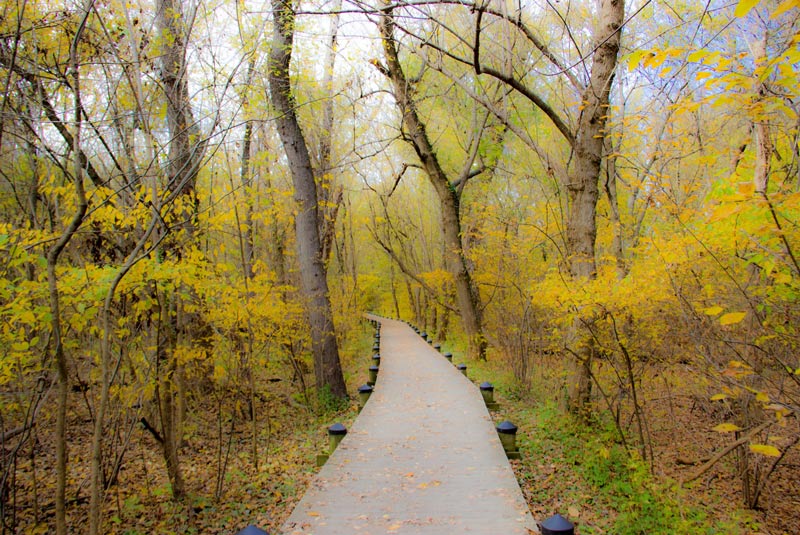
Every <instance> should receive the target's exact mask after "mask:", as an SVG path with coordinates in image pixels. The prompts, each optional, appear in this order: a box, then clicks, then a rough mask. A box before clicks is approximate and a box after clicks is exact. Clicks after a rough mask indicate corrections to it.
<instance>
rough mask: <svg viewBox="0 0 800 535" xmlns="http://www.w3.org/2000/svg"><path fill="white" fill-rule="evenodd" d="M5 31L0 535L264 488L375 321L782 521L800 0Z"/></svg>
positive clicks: (477, 6) (245, 495)
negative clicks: (398, 327)
mask: <svg viewBox="0 0 800 535" xmlns="http://www.w3.org/2000/svg"><path fill="white" fill-rule="evenodd" d="M0 27H1V28H2V39H0V83H2V103H1V104H0V121H1V123H0V456H1V457H0V458H1V459H2V464H0V468H2V474H1V475H0V477H1V478H2V479H1V480H0V517H1V520H2V522H0V524H1V525H2V528H0V531H2V533H4V534H5V533H45V532H50V531H51V530H53V529H55V531H56V532H57V533H59V534H66V533H77V532H88V533H91V534H92V535H95V534H98V533H110V532H119V533H140V532H155V531H158V532H167V531H170V532H186V533H195V532H204V531H209V530H212V531H214V530H217V529H219V530H224V529H228V530H230V531H231V532H233V531H235V530H236V529H237V528H240V527H242V526H243V525H246V524H248V523H251V522H250V519H251V518H250V517H252V516H254V515H255V514H256V513H254V511H256V510H267V509H268V510H269V511H276V510H283V509H286V508H287V507H288V504H289V502H290V501H291V499H290V495H291V496H292V497H293V496H295V495H296V494H297V493H302V485H303V481H304V477H306V476H307V474H308V473H309V471H310V467H308V466H306V464H305V463H306V462H307V461H308V462H309V466H310V461H309V458H310V457H309V455H310V454H309V453H308V452H309V451H310V450H313V448H314V441H315V440H318V439H316V438H312V437H314V436H315V434H316V433H317V432H318V430H319V428H320V425H322V424H323V423H324V422H325V421H326V420H325V419H326V418H327V417H329V416H330V415H331V414H332V413H337V411H339V412H338V413H337V414H347V413H348V412H347V411H348V410H350V411H352V409H351V408H350V409H349V407H350V404H349V402H348V392H349V393H351V394H352V393H353V392H354V391H355V388H356V387H357V386H358V382H359V379H360V378H361V373H360V372H358V371H356V370H358V369H361V368H363V365H364V363H365V362H366V360H367V359H368V354H369V343H370V340H369V331H368V330H367V329H366V328H365V327H364V326H363V324H362V319H363V315H364V313H365V312H368V311H373V312H376V313H380V314H383V315H385V316H390V317H396V318H402V319H405V320H410V321H412V322H413V323H415V324H416V325H419V326H421V327H423V328H425V329H426V330H427V331H428V332H429V333H432V334H433V335H434V336H435V338H436V339H437V340H440V341H442V342H443V343H445V344H447V346H448V347H450V348H452V349H453V350H454V351H456V352H459V353H462V354H464V355H465V356H466V357H467V358H468V359H469V362H470V365H471V366H473V365H474V366H475V368H476V369H478V370H482V373H485V374H487V375H492V374H494V375H492V376H493V377H496V378H497V381H498V384H502V385H504V390H505V396H506V399H507V400H508V403H509V404H510V405H511V406H513V407H514V410H517V411H519V412H518V414H519V415H526V416H520V418H529V419H532V420H537V421H539V422H542V421H545V416H546V415H551V413H552V411H555V413H556V414H558V415H559V418H564V419H568V420H569V422H573V423H574V425H575V427H574V428H570V429H575V430H578V431H575V432H574V433H571V434H570V433H566V434H564V435H563V436H561V435H560V440H561V441H562V442H563V444H564V446H563V447H564V448H565V449H566V448H568V447H569V444H570V440H571V438H570V437H574V436H576V435H575V434H576V433H579V432H581V431H580V430H587V429H588V430H594V431H595V432H596V433H600V434H601V435H602V436H603V437H605V439H606V442H603V443H598V444H595V443H594V442H592V444H594V445H593V446H592V447H588V448H587V451H585V452H584V455H585V456H586V458H591V459H598V460H599V461H598V462H605V461H603V460H604V459H605V460H606V461H608V462H611V461H614V460H615V459H617V460H618V459H622V461H614V462H619V463H620V464H619V466H627V467H628V468H630V469H631V470H632V473H635V474H637V475H636V477H638V478H640V479H639V481H640V482H642V481H645V480H646V481H648V482H650V481H653V482H657V483H658V484H659V485H667V487H660V488H669V489H670V490H669V492H670V493H676V492H677V493H678V494H681V495H682V493H687V495H688V496H689V499H690V500H695V501H698V500H699V501H700V502H701V503H703V504H705V505H708V507H709V510H710V511H712V512H711V513H710V515H709V518H708V519H707V520H704V521H705V522H707V527H708V529H709V531H707V532H709V533H716V532H719V533H730V532H733V530H734V527H735V530H738V531H739V532H742V533H751V532H752V533H781V532H798V531H800V501H799V500H800V498H798V496H800V453H798V447H797V445H798V442H800V423H798V418H797V415H798V412H799V411H800V360H799V358H798V349H800V348H798V345H800V331H799V330H798V329H799V328H800V225H799V223H800V143H799V140H798V138H799V137H800V0H760V1H759V0H732V1H727V0H719V1H717V0H707V1H706V2H700V3H698V2H691V1H690V2H680V1H664V0H628V1H627V2H625V1H624V0H596V1H589V0H585V1H581V0H561V1H557V0H556V1H553V0H529V1H525V2H519V3H508V2H501V1H498V0H486V1H485V2H473V1H472V0H459V1H455V0H406V1H402V2H393V1H391V0H380V1H378V2H374V3H373V2H363V1H361V0H349V1H344V0H333V1H331V2H315V1H314V0H304V1H302V2H300V1H291V0H271V2H266V3H256V2H250V1H245V0H242V1H236V2H231V1H228V0H217V1H216V2H208V1H202V0H154V1H152V2H151V1H147V0H136V1H132V2H120V1H118V0H103V1H100V0H80V1H77V0H76V1H74V2H73V1H68V2H62V1H56V2H52V1H43V0H14V1H11V0H6V1H5V2H4V5H3V7H2V16H0ZM532 407H540V408H542V410H543V411H544V412H542V413H540V414H539V416H536V417H533V416H531V415H530V413H528V412H525V411H527V410H528V409H530V408H532ZM342 411H344V412H342ZM547 421H552V420H547ZM518 423H522V422H518ZM531 425H534V424H531ZM293 430H294V431H293ZM554 436H555V435H554ZM595 446H596V447H595ZM529 447H530V448H532V449H531V450H530V451H533V448H535V447H537V446H535V445H530V446H529ZM559 447H560V446H559ZM540 453H541V454H542V455H548V453H547V452H540ZM551 453H552V452H551ZM525 462H530V463H531V465H530V466H531V467H532V468H531V469H532V470H539V471H540V472H542V473H547V472H548V471H549V470H550V469H551V468H550V467H551V465H550V461H548V460H547V459H546V458H541V459H538V458H537V459H531V458H530V456H529V459H528V461H525ZM577 464H580V463H577ZM589 465H590V463H587V464H586V466H589ZM520 466H521V467H522V468H520V470H522V472H519V473H523V472H524V470H525V469H526V468H525V467H526V466H528V465H524V464H523V465H520ZM614 466H617V465H614ZM303 467H305V468H303ZM631 467H636V469H635V470H634V468H631ZM639 468H641V471H638V470H639ZM570 470H572V468H571V469H570ZM574 470H578V469H577V468H574ZM301 473H302V474H303V475H301ZM642 474H644V475H642ZM612 477H613V476H612ZM267 480H269V482H267ZM276 481H278V482H280V483H276ZM548 481H549V480H548ZM212 483H213V484H212ZM537 484H543V483H542V482H541V481H539V482H538V483H537ZM548 484H549V483H548ZM596 484H600V483H597V482H596ZM603 484H605V483H603ZM643 485H644V483H643ZM648 485H651V484H650V483H647V484H646V485H645V486H647V488H648V489H651V490H652V489H655V488H656V487H655V485H656V483H653V486H652V487H651V486H648ZM523 488H524V490H525V484H524V483H523ZM637 488H638V487H637ZM679 488H680V492H678V491H677V489H679ZM526 492H527V491H526ZM620 492H622V493H623V494H624V493H625V492H627V493H628V494H629V495H630V496H633V491H624V490H622V491H620ZM653 492H655V491H653ZM711 496H717V497H718V498H719V497H721V501H722V502H725V503H727V505H726V506H724V507H722V508H718V507H717V506H716V505H711V502H712V501H713V500H714V499H715V498H712V497H711ZM527 497H528V498H529V501H531V502H532V503H533V502H535V500H537V499H541V500H544V499H551V498H552V496H548V497H547V498H544V497H542V496H539V497H538V498H537V497H536V493H534V492H527ZM588 498H589V496H587V497H586V498H585V499H586V500H588ZM632 499H633V498H631V500H632ZM232 503H238V504H242V503H247V504H248V505H247V507H246V511H245V510H244V509H242V510H236V511H233V509H231V507H232V505H231V504H232ZM713 503H717V502H713ZM242 507H244V506H242ZM587 507H588V506H587ZM626 507H627V506H626ZM532 508H533V509H534V512H535V509H536V507H535V505H532ZM648 511H650V509H648V508H647V507H645V506H643V505H642V504H641V503H638V502H637V505H635V506H630V510H629V511H622V510H619V511H615V512H614V513H613V514H611V515H610V516H611V517H612V519H613V518H617V516H618V515H619V518H620V519H621V518H623V517H624V515H626V514H629V515H639V516H640V517H645V516H647V515H649V514H651V513H649V512H648ZM733 511H735V513H734V512H733ZM203 515H206V516H203ZM715 515H716V516H715ZM598 516H603V515H598ZM678 516H680V515H678ZM222 517H224V518H222ZM723 518H724V522H723ZM684 520H685V518H684ZM594 521H596V522H602V520H601V519H599V518H589V519H587V520H585V521H584V527H583V529H585V530H586V531H582V533H594V532H595V531H592V527H591V524H592V522H594ZM204 522H219V524H218V525H214V526H211V525H206V524H204ZM226 522H229V524H226ZM267 523H269V524H270V525H272V523H273V521H272V520H269V521H267ZM598 525H599V524H598ZM695 527H696V526H695ZM673 528H674V529H673V530H671V531H670V530H667V531H664V532H665V533H668V532H669V533H678V532H682V531H681V530H680V529H679V528H678V527H675V525H673ZM614 529H616V531H614ZM614 529H612V532H615V533H643V532H647V533H660V532H661V531H658V529H657V528H654V527H652V526H651V527H649V528H647V529H646V530H645V529H644V528H642V527H641V526H640V527H638V528H637V527H635V526H634V527H632V528H630V531H624V530H622V528H620V527H619V525H618V526H617V527H616V528H614ZM665 529H666V528H665ZM714 529H718V530H719V531H714ZM148 530H149V531H148ZM154 530H155V531H154Z"/></svg>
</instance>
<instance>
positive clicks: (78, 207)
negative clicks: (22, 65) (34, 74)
mask: <svg viewBox="0 0 800 535" xmlns="http://www.w3.org/2000/svg"><path fill="white" fill-rule="evenodd" d="M90 12H91V10H90V6H89V5H86V6H85V7H84V13H83V19H82V20H81V24H80V26H79V27H78V30H77V31H76V33H75V37H74V39H73V41H72V46H71V47H70V63H71V68H72V76H73V80H72V92H73V97H74V112H75V118H74V120H75V123H74V124H75V130H74V133H73V135H72V147H70V148H71V149H72V155H73V158H74V166H73V173H74V176H73V177H72V180H73V182H74V185H75V214H74V215H73V216H72V220H71V221H70V223H69V226H68V227H67V228H66V229H65V230H64V232H63V233H62V234H61V236H60V237H59V239H58V241H57V242H56V243H55V244H54V245H53V247H51V248H50V250H49V251H48V252H47V283H48V291H49V298H50V329H51V336H52V342H51V343H52V344H53V348H54V350H53V361H54V362H55V367H56V382H57V385H58V388H57V398H56V399H57V406H56V430H55V437H54V438H55V440H54V442H55V446H56V448H55V449H56V467H55V468H56V496H55V502H56V533H57V535H66V534H67V506H66V489H67V393H68V392H69V359H68V357H67V354H66V353H65V352H64V344H63V342H62V338H61V335H62V332H61V304H60V295H59V291H58V278H57V275H56V266H57V265H58V257H59V256H61V253H62V251H63V250H64V248H65V247H66V246H67V244H68V243H69V241H70V240H71V239H72V237H73V236H74V235H75V233H76V232H77V231H78V229H79V228H80V226H81V225H82V224H83V219H84V217H85V216H86V211H87V209H88V203H87V201H86V192H85V191H84V188H83V165H82V163H83V162H82V161H81V157H80V156H81V154H82V152H81V121H82V119H83V118H82V115H81V109H82V106H81V93H80V68H79V62H78V44H79V43H80V40H81V37H82V35H83V30H84V28H85V25H86V20H87V19H88V18H89V13H90Z"/></svg>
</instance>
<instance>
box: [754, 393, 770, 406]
mask: <svg viewBox="0 0 800 535" xmlns="http://www.w3.org/2000/svg"><path fill="white" fill-rule="evenodd" d="M756 401H760V402H761V403H769V396H768V395H767V394H766V393H764V392H759V393H758V394H756Z"/></svg>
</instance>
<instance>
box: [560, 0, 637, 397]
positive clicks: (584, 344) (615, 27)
mask: <svg viewBox="0 0 800 535" xmlns="http://www.w3.org/2000/svg"><path fill="white" fill-rule="evenodd" d="M624 13H625V4H624V1H623V0H598V10H597V27H596V30H595V49H594V53H593V54H592V70H591V74H590V81H589V85H588V86H587V87H586V89H585V90H584V92H583V95H582V97H581V105H582V110H581V114H580V117H579V119H578V127H577V130H576V135H575V143H574V145H573V151H574V153H573V166H572V169H571V170H570V174H569V175H570V177H569V185H568V186H569V199H570V212H569V217H568V219H567V250H568V253H569V266H570V272H571V274H572V276H573V278H574V279H575V280H576V284H581V283H582V281H585V280H587V279H593V278H594V277H595V276H596V270H597V267H596V262H595V240H596V238H597V214H596V212H597V201H598V198H599V179H600V171H601V165H602V160H603V144H604V139H605V128H606V118H607V116H608V109H609V95H610V93H611V84H612V82H613V79H614V71H615V70H616V66H617V54H618V52H619V44H620V33H621V31H622V22H623V19H624ZM593 321H594V320H593V318H591V317H578V318H576V320H575V322H574V324H573V328H572V331H573V332H572V335H573V336H572V346H573V352H574V356H575V358H576V362H575V367H574V369H573V373H572V375H571V378H570V384H569V385H568V386H569V388H568V391H569V408H570V410H571V411H572V412H574V413H578V412H582V411H584V410H585V409H586V408H587V406H588V403H589V401H590V398H591V385H592V378H591V374H592V359H593V358H594V353H595V347H594V341H593V336H592V333H591V328H592V323H593Z"/></svg>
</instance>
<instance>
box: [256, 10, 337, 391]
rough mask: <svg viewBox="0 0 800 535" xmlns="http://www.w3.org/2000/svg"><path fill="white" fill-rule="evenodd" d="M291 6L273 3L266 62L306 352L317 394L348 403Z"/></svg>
mask: <svg viewBox="0 0 800 535" xmlns="http://www.w3.org/2000/svg"><path fill="white" fill-rule="evenodd" d="M290 1H291V0H273V4H272V12H273V20H274V21H275V23H274V24H275V30H274V33H273V41H272V49H271V51H270V58H269V59H270V60H269V67H268V69H267V70H268V72H269V89H270V98H271V100H272V105H273V106H274V107H275V111H276V112H277V118H276V123H277V127H278V133H279V134H280V137H281V142H282V143H283V148H284V151H285V153H286V158H287V160H288V161H289V168H290V169H291V172H292V182H293V184H294V199H295V202H296V203H297V214H296V216H295V231H296V233H297V238H296V242H297V258H298V260H299V262H300V276H301V281H302V288H303V293H304V294H305V298H306V301H307V307H308V317H309V323H310V327H311V349H312V352H313V355H314V374H315V378H316V385H317V389H318V391H319V392H320V393H321V392H322V391H323V390H324V389H329V390H330V393H331V395H333V396H334V397H336V398H340V399H344V398H347V388H346V386H345V383H344V375H343V374H342V367H341V364H340V362H339V349H338V347H337V343H336V333H335V332H334V328H333V314H332V311H331V303H330V297H329V295H328V281H327V277H326V273H325V265H324V263H323V259H322V247H321V243H320V236H319V230H318V229H319V228H320V226H319V213H318V204H317V191H316V183H315V181H314V173H313V171H312V168H311V158H310V157H309V154H308V146H307V145H306V141H305V137H304V136H303V132H302V130H301V129H300V125H299V123H298V121H297V115H296V114H295V110H294V97H293V95H292V88H291V82H290V79H289V63H290V61H291V55H292V41H293V38H294V35H293V32H294V11H293V8H292V6H291V4H290Z"/></svg>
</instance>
